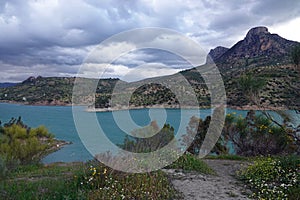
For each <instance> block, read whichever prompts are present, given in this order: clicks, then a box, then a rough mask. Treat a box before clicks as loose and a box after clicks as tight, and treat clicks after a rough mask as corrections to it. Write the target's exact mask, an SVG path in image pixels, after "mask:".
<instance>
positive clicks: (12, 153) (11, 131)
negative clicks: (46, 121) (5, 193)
mask: <svg viewBox="0 0 300 200" xmlns="http://www.w3.org/2000/svg"><path fill="white" fill-rule="evenodd" d="M53 142H54V140H53V135H52V134H50V133H49V132H48V130H47V129H46V128H45V127H44V126H40V127H38V128H29V127H28V126H26V125H24V124H23V122H22V120H21V118H19V119H18V120H16V119H14V118H12V119H11V120H10V121H9V122H8V123H6V124H4V126H3V127H2V126H0V156H1V157H2V159H4V161H5V162H6V163H7V165H9V164H10V163H14V164H15V163H20V164H30V163H34V162H38V161H40V159H41V157H42V156H43V155H44V154H45V151H46V150H47V149H49V148H51V147H52V145H53Z"/></svg>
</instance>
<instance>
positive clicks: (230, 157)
mask: <svg viewBox="0 0 300 200" xmlns="http://www.w3.org/2000/svg"><path fill="white" fill-rule="evenodd" d="M205 158H206V159H219V160H240V161H249V160H250V159H251V158H249V157H243V156H239V155H231V154H223V155H208V156H206V157H205Z"/></svg>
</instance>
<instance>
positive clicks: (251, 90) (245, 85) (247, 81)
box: [238, 74, 266, 105]
mask: <svg viewBox="0 0 300 200" xmlns="http://www.w3.org/2000/svg"><path fill="white" fill-rule="evenodd" d="M238 85H239V88H240V90H241V92H243V93H244V94H245V95H246V98H247V99H248V101H249V102H250V103H251V104H256V105H257V104H259V93H260V91H261V89H262V88H263V87H264V86H265V85H266V82H265V80H264V79H263V78H258V77H255V76H253V75H252V74H243V75H242V76H241V77H240V78H239V80H238Z"/></svg>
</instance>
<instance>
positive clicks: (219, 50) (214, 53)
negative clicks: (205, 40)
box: [206, 46, 229, 64]
mask: <svg viewBox="0 0 300 200" xmlns="http://www.w3.org/2000/svg"><path fill="white" fill-rule="evenodd" d="M228 50H229V49H228V48H226V47H222V46H218V47H216V48H214V49H211V50H210V51H209V53H208V55H207V57H206V64H211V63H213V62H214V61H215V60H217V59H218V58H220V57H221V56H222V55H223V54H224V53H225V52H227V51H228Z"/></svg>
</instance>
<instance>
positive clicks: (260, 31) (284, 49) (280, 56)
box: [0, 27, 300, 109]
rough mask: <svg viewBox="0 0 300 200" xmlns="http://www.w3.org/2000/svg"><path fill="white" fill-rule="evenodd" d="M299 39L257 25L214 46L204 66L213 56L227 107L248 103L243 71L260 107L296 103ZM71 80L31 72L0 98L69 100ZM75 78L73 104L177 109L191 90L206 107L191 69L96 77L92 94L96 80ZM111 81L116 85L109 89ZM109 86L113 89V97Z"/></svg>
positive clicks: (55, 102) (197, 76) (298, 101)
mask: <svg viewBox="0 0 300 200" xmlns="http://www.w3.org/2000/svg"><path fill="white" fill-rule="evenodd" d="M299 44H300V43H298V42H294V41H290V40H286V39H284V38H282V37H280V36H279V35H277V34H271V33H269V32H268V29H267V28H266V27H256V28H252V29H251V30H249V32H248V33H247V35H246V37H245V38H244V39H243V40H241V41H239V42H238V43H236V44H235V45H233V46H232V47H231V48H226V47H221V46H219V47H217V48H215V49H212V50H211V51H210V52H209V54H208V56H207V64H206V67H207V66H209V64H210V63H212V61H214V62H215V63H216V65H217V67H218V68H219V70H220V72H221V75H222V77H223V81H224V85H225V88H226V93H227V103H228V105H229V106H231V107H244V106H249V104H250V102H249V100H248V99H247V98H246V96H245V93H244V91H241V90H240V89H239V83H238V80H239V78H240V77H241V76H242V75H243V74H252V76H254V77H256V78H260V79H263V80H265V82H266V84H265V86H264V88H262V91H261V92H260V93H259V97H258V98H259V103H260V104H261V105H262V106H264V107H266V108H271V107H272V108H274V107H277V108H282V107H287V106H288V107H289V108H299V107H300V99H299V96H300V95H299V91H300V79H299V72H298V71H296V70H295V67H294V66H293V64H292V61H291V57H290V55H291V50H292V48H293V47H295V46H296V45H299ZM203 67H204V66H199V67H197V68H198V69H203ZM74 80H75V78H65V77H48V78H46V77H36V78H35V77H30V78H28V79H27V80H25V81H23V82H22V83H19V84H17V85H15V86H13V87H9V88H0V100H1V101H13V102H22V103H27V104H43V105H67V104H70V103H71V102H72V91H73V85H74ZM78 80H79V82H80V81H81V83H84V84H81V85H82V88H81V89H80V94H78V97H76V98H75V100H74V101H76V102H74V103H76V104H85V105H89V106H90V107H95V108H112V109H120V108H126V107H127V106H128V102H129V106H130V107H148V106H167V107H175V108H176V107H178V106H179V104H180V105H181V106H185V107H192V106H196V105H195V103H194V101H193V98H192V95H191V94H193V93H196V98H197V99H198V101H199V106H201V107H207V106H210V94H209V92H208V90H207V86H206V84H205V82H204V80H203V78H202V77H201V75H200V74H199V73H198V71H197V70H196V69H189V70H185V71H182V72H180V73H177V74H174V75H169V76H162V77H156V78H150V79H145V80H141V81H137V82H132V83H126V82H123V81H120V80H119V79H103V80H100V81H99V82H98V87H97V90H96V94H86V92H85V91H88V90H89V88H90V85H91V84H92V83H94V82H95V81H97V80H95V79H85V78H79V79H78ZM116 84H117V86H118V87H117V89H115V88H114V87H115V86H116ZM190 86H192V87H191V88H190ZM113 89H115V94H113V96H112V94H111V93H112V91H113ZM174 92H175V93H176V94H175V93H174ZM131 94H132V95H131ZM94 97H96V100H95V103H93V99H94ZM179 98H180V99H179ZM111 99H113V101H112V100H111Z"/></svg>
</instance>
